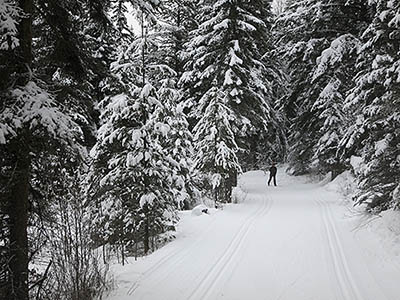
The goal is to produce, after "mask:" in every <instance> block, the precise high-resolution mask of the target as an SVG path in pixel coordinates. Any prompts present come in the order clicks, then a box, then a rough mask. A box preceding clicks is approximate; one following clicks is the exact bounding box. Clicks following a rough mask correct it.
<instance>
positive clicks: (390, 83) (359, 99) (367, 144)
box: [341, 0, 400, 211]
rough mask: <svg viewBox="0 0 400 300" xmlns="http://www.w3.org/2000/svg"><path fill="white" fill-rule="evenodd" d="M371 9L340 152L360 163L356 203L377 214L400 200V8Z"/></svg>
mask: <svg viewBox="0 0 400 300" xmlns="http://www.w3.org/2000/svg"><path fill="white" fill-rule="evenodd" d="M371 3H372V4H371V5H372V6H373V8H374V9H375V17H374V19H373V22H372V23H371V24H370V26H369V27H368V28H367V29H366V30H365V32H364V33H363V45H362V48H361V51H360V53H359V57H358V65H357V66H358V70H359V73H358V74H357V77H356V79H355V81H356V86H355V87H354V88H353V89H352V90H351V92H350V94H349V96H348V97H347V99H346V109H347V111H348V113H349V114H351V115H352V116H353V122H352V124H351V126H349V127H348V128H347V130H346V134H345V136H344V138H343V140H342V145H341V146H342V150H343V152H344V153H345V154H347V155H348V156H350V155H360V156H362V158H363V161H364V165H365V167H364V168H363V172H362V173H361V174H360V175H359V188H360V191H359V193H358V194H357V195H356V201H357V202H358V203H367V204H368V208H369V209H371V210H375V211H380V210H385V209H388V208H390V207H395V206H398V205H399V200H400V193H399V192H400V185H399V182H400V171H399V170H400V168H399V167H400V131H399V130H400V118H399V116H400V102H399V99H400V84H399V76H400V73H399V70H400V43H399V38H400V3H399V2H397V1H389V0H381V1H372V2H371Z"/></svg>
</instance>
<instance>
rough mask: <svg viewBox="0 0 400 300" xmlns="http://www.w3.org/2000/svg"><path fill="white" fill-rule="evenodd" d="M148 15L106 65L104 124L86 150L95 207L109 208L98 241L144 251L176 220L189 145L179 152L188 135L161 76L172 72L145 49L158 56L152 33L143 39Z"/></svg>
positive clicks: (173, 96) (183, 194)
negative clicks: (140, 245)
mask: <svg viewBox="0 0 400 300" xmlns="http://www.w3.org/2000/svg"><path fill="white" fill-rule="evenodd" d="M147 16H148V15H147V13H146V12H145V11H143V10H142V20H141V21H142V23H141V24H142V36H141V37H140V38H137V39H135V40H133V41H131V42H128V43H126V44H123V45H122V46H121V49H120V50H119V51H118V57H117V60H116V61H115V62H114V63H113V64H112V72H113V73H114V76H115V78H117V80H118V81H117V84H115V83H112V84H110V85H109V86H108V87H107V89H108V90H109V93H110V95H109V96H107V97H106V98H105V99H104V100H103V101H102V102H101V103H100V108H101V111H102V116H101V119H102V123H103V125H102V127H101V128H100V130H99V135H98V142H97V144H96V146H95V148H94V150H93V156H94V158H95V170H94V171H95V174H96V175H95V176H96V177H97V186H96V188H97V189H99V192H98V193H99V194H102V196H101V197H100V199H99V200H100V201H99V202H100V207H108V208H109V209H110V210H112V213H111V214H110V213H107V215H106V216H105V218H103V219H102V220H101V222H102V223H103V226H106V228H107V229H108V231H109V229H111V232H110V234H109V236H106V237H105V238H106V240H107V241H108V242H112V243H115V242H119V243H123V244H124V245H129V244H130V243H131V241H134V242H136V243H139V242H141V243H143V246H144V253H147V252H148V251H149V250H150V239H152V238H154V237H157V235H158V234H160V233H163V232H165V231H166V229H167V227H168V226H169V225H170V224H172V222H174V221H175V220H176V213H175V212H176V209H177V208H178V207H180V206H181V204H182V203H181V202H180V201H188V198H189V192H188V186H187V185H186V180H187V179H188V162H187V158H188V155H189V154H190V147H189V148H188V149H185V151H181V150H182V147H185V146H190V135H189V134H188V131H187V124H186V123H185V118H184V116H183V115H182V114H180V113H179V111H178V110H177V109H176V103H175V101H176V97H177V96H176V90H175V89H174V86H173V85H174V83H173V80H172V81H171V82H170V81H168V79H167V78H168V77H167V75H165V74H170V71H171V69H170V68H169V67H168V66H166V65H165V64H162V63H160V61H157V59H156V58H155V56H154V53H153V52H152V51H155V53H158V52H157V51H158V48H157V41H158V35H157V34H154V35H149V34H148V26H149V23H148V22H149V21H151V20H149V19H147ZM138 66H140V69H138ZM160 83H161V84H160ZM102 191H105V193H103V192H102ZM175 196H176V198H175ZM176 201H179V202H178V203H177V202H176ZM110 203H111V204H110ZM99 214H100V215H102V214H101V212H100V211H99Z"/></svg>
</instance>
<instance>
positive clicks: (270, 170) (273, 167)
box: [269, 166, 277, 176]
mask: <svg viewBox="0 0 400 300" xmlns="http://www.w3.org/2000/svg"><path fill="white" fill-rule="evenodd" d="M276 171H277V170H276V167H275V166H272V167H271V168H269V173H270V174H271V175H272V176H275V175H276Z"/></svg>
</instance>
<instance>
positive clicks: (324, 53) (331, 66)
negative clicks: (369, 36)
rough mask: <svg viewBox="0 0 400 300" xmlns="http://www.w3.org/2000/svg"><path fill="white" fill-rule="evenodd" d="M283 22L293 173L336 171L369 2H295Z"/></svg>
mask: <svg viewBox="0 0 400 300" xmlns="http://www.w3.org/2000/svg"><path fill="white" fill-rule="evenodd" d="M288 4H289V6H288V9H287V12H286V13H285V14H284V15H283V16H281V17H280V18H279V19H278V21H277V27H278V28H280V29H281V40H280V41H281V43H282V45H283V46H282V47H284V48H286V50H283V52H284V53H286V54H285V57H286V61H287V66H288V73H289V78H290V83H289V84H290V92H289V94H288V95H287V97H285V99H284V101H282V103H281V107H282V108H283V110H284V111H285V112H286V114H287V116H288V118H289V120H290V124H291V125H290V126H291V129H290V132H291V134H290V136H289V140H290V142H291V150H290V156H289V162H290V165H291V168H292V172H294V173H295V174H301V173H305V172H309V171H310V170H311V169H316V170H318V172H321V173H326V172H328V171H333V172H334V173H335V174H337V173H338V172H340V170H342V168H343V165H342V164H341V163H340V161H339V160H338V159H337V158H335V150H336V147H337V144H338V140H339V136H340V130H339V128H341V127H343V126H342V125H343V124H342V123H343V122H344V120H343V112H342V111H341V110H342V107H343V99H344V98H345V93H346V91H347V90H348V89H349V88H351V86H352V81H351V79H352V76H353V75H352V73H354V68H352V67H351V66H352V64H353V63H354V61H355V53H356V51H357V36H358V34H359V32H360V31H361V30H362V28H363V26H365V20H364V19H365V18H366V14H365V12H366V5H365V3H363V1H351V2H349V1H339V0H337V1H330V2H329V3H325V2H324V1H320V0H305V1H301V2H293V3H292V2H289V3H288Z"/></svg>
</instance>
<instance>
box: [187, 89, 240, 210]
mask: <svg viewBox="0 0 400 300" xmlns="http://www.w3.org/2000/svg"><path fill="white" fill-rule="evenodd" d="M228 99H229V97H228V96H227V95H226V94H224V93H223V92H221V91H220V90H219V88H218V87H214V88H212V89H210V90H209V91H208V92H207V93H206V94H205V95H204V96H203V98H202V99H201V102H200V105H201V106H205V108H204V113H203V116H202V118H201V119H200V120H199V122H198V123H197V125H196V127H195V128H194V131H195V150H196V157H195V165H194V167H195V168H196V169H197V170H199V171H201V172H203V173H204V174H206V178H207V182H206V183H207V185H206V187H205V188H206V190H213V193H214V200H215V204H216V205H217V202H230V197H231V189H232V186H233V185H234V183H233V182H232V180H234V178H235V177H236V174H237V173H240V172H241V168H240V165H239V162H238V159H237V155H236V153H237V152H238V146H237V144H236V141H235V133H234V132H233V130H232V127H231V126H232V125H231V124H232V120H233V119H234V118H235V114H234V112H233V110H232V109H231V108H229V106H228V105H227V104H228V101H229V100H228Z"/></svg>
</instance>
